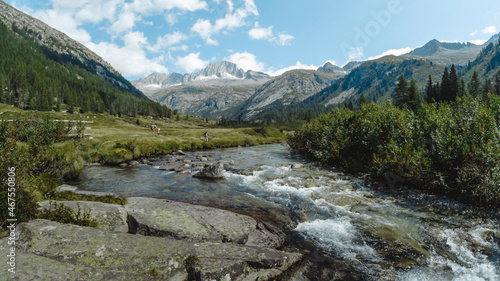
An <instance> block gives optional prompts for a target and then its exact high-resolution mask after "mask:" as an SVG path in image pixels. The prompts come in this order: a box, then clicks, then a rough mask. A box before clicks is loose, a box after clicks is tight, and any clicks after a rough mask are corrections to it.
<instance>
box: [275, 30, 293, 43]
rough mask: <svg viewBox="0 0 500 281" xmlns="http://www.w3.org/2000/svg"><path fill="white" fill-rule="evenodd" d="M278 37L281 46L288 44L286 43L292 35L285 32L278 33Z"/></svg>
mask: <svg viewBox="0 0 500 281" xmlns="http://www.w3.org/2000/svg"><path fill="white" fill-rule="evenodd" d="M278 38H279V40H278V42H279V44H280V45H281V46H285V45H288V43H289V42H290V41H292V40H293V39H294V37H293V36H292V35H289V34H285V33H280V34H279V35H278Z"/></svg>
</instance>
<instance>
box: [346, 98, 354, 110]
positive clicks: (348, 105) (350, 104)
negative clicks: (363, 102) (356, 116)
mask: <svg viewBox="0 0 500 281" xmlns="http://www.w3.org/2000/svg"><path fill="white" fill-rule="evenodd" d="M347 108H348V109H349V110H354V104H353V103H352V100H350V101H349V102H348V103H347Z"/></svg>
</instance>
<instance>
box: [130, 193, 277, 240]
mask: <svg viewBox="0 0 500 281" xmlns="http://www.w3.org/2000/svg"><path fill="white" fill-rule="evenodd" d="M125 210H126V211H127V213H128V220H129V229H130V232H131V233H135V234H141V235H145V236H159V237H170V238H175V239H183V240H188V241H193V242H201V241H210V242H224V243H236V244H243V245H247V246H259V247H269V248H280V247H281V246H283V243H284V241H285V234H284V233H283V232H282V231H281V230H279V229H278V228H276V227H274V226H272V225H270V224H264V223H259V222H257V221H256V220H255V219H253V218H251V217H249V216H245V215H240V214H236V213H233V212H230V211H226V210H221V209H216V208H210V207H205V206H198V205H192V204H187V203H182V202H175V201H170V200H165V199H155V198H146V197H132V198H128V203H127V204H126V205H125Z"/></svg>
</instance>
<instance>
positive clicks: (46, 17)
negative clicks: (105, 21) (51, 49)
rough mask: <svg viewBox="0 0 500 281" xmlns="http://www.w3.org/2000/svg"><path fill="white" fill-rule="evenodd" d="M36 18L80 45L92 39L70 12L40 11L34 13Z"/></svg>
mask: <svg viewBox="0 0 500 281" xmlns="http://www.w3.org/2000/svg"><path fill="white" fill-rule="evenodd" d="M34 16H35V17H36V18H39V19H40V20H42V21H43V22H45V23H46V24H48V25H50V26H51V27H53V28H55V29H57V30H59V31H62V32H64V33H66V35H68V36H69V37H71V38H73V39H75V40H76V41H79V42H80V43H83V44H85V43H88V42H90V41H91V39H92V38H91V36H90V34H89V33H88V32H87V31H86V30H84V29H82V28H79V23H78V22H77V21H76V20H74V19H73V15H72V13H71V12H70V11H58V10H56V9H50V10H38V11H36V12H35V13H34Z"/></svg>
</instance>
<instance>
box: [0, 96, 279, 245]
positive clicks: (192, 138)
mask: <svg viewBox="0 0 500 281" xmlns="http://www.w3.org/2000/svg"><path fill="white" fill-rule="evenodd" d="M0 120H13V121H8V122H0V171H2V172H1V173H0V181H1V183H2V184H1V186H2V189H1V192H0V211H1V212H2V213H7V210H9V208H10V207H9V205H8V204H7V202H8V200H7V199H8V198H7V197H8V196H9V194H12V193H11V191H10V190H9V191H8V184H9V182H11V181H13V182H14V184H15V196H16V206H15V208H16V216H17V219H18V221H19V222H21V221H27V220H30V219H33V218H35V217H37V216H39V214H38V211H37V208H38V207H37V203H36V202H39V201H43V200H47V199H59V200H61V199H62V200H86V199H85V198H79V197H78V198H76V197H75V195H74V194H70V195H68V194H66V195H65V196H64V198H61V194H56V193H55V188H56V187H57V186H58V185H60V184H61V183H63V182H64V181H65V180H68V179H72V178H76V177H78V175H79V174H80V173H81V172H82V171H83V169H84V168H85V166H86V165H87V164H90V163H96V162H98V163H101V164H105V165H117V164H119V163H124V162H128V161H130V160H133V159H138V158H141V157H151V156H156V155H163V154H168V153H171V152H174V151H178V150H183V151H194V150H204V149H214V148H223V147H232V146H238V145H242V146H246V145H259V144H267V143H275V142H279V141H282V140H283V138H284V135H285V134H284V133H283V132H281V131H280V130H279V129H276V128H272V127H242V128H226V127H220V126H218V125H217V121H215V120H205V119H200V118H197V117H193V116H186V115H183V114H182V115H181V114H179V115H172V118H170V119H168V118H162V119H154V118H152V117H148V116H139V117H117V116H113V115H109V114H69V113H66V112H37V111H24V110H21V109H19V108H16V107H12V106H10V105H5V104H0ZM54 120H74V121H91V122H92V123H78V122H77V123H62V122H54ZM152 124H156V125H157V126H158V127H159V128H160V129H161V130H160V135H159V136H158V135H157V134H155V135H153V132H152V131H151V129H150V126H151V125H152ZM72 127H76V129H69V128H72ZM83 127H90V129H86V130H84V131H82V128H83ZM205 131H208V133H209V141H208V142H205V141H204V140H203V133H204V132H205ZM82 133H85V134H90V136H88V137H85V138H68V137H67V136H68V135H70V134H79V135H81V134H82ZM11 170H15V171H14V172H13V173H11V174H9V171H11ZM12 175H13V176H12ZM112 201H117V202H118V203H120V202H121V201H123V200H122V199H121V198H116V199H113V198H112ZM6 223H7V221H6V217H2V218H1V219H0V226H5V225H6ZM0 232H2V231H1V229H0ZM0 236H1V235H0Z"/></svg>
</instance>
